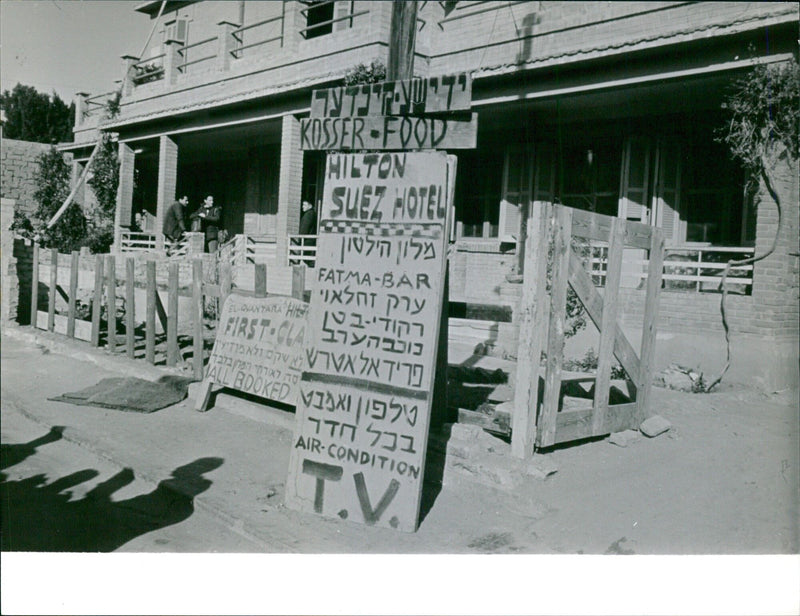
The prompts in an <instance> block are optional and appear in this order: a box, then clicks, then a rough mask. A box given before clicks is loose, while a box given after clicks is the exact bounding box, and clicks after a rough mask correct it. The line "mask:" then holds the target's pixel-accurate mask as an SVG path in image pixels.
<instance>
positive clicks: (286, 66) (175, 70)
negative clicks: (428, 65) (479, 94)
mask: <svg viewBox="0 0 800 616" xmlns="http://www.w3.org/2000/svg"><path fill="white" fill-rule="evenodd" d="M230 5H231V6H235V4H234V3H230ZM203 8H204V7H203V6H202V3H198V5H197V11H198V14H199V11H201V10H202V9H203ZM254 8H255V9H256V10H257V11H260V13H258V12H256V13H255V14H254V16H253V18H252V19H251V20H248V21H246V22H245V23H243V24H238V23H234V22H232V21H219V22H218V23H216V25H213V24H210V23H209V24H208V25H207V26H201V25H196V26H195V25H194V24H193V29H192V34H191V35H190V37H189V40H188V41H186V42H182V41H179V40H174V39H168V40H165V41H164V43H163V45H162V47H161V51H160V53H156V54H151V55H149V56H148V57H144V58H137V57H132V56H125V57H123V63H124V69H125V79H124V81H123V83H122V99H121V101H120V110H119V115H118V116H117V117H114V118H109V119H108V120H107V121H105V122H103V126H104V127H107V128H116V127H119V126H123V125H126V124H129V123H132V122H136V121H137V120H139V119H141V118H145V117H146V118H147V119H148V120H149V119H156V118H158V117H169V116H171V115H173V114H175V113H176V111H178V110H181V111H183V112H185V110H186V108H187V107H191V108H193V109H199V108H211V107H215V106H219V105H223V104H229V103H236V102H243V101H247V100H251V99H254V98H257V97H264V96H268V95H270V94H277V93H283V92H289V91H291V90H293V89H299V88H307V87H313V86H314V85H316V84H327V83H330V82H332V81H334V80H338V79H340V78H341V77H342V76H343V75H344V72H345V71H346V70H347V69H348V68H350V67H351V66H354V65H356V64H358V63H359V62H365V61H366V62H368V61H370V60H372V59H375V58H381V59H384V60H385V56H386V54H387V50H388V36H389V24H390V19H391V3H384V2H377V3H375V2H368V1H366V0H356V1H354V2H336V1H334V0H326V1H323V2H314V3H309V2H295V1H286V2H270V3H263V4H262V3H256V4H255V5H254ZM156 50H158V48H156ZM96 98H98V97H91V98H88V95H87V97H85V99H86V100H85V103H87V104H88V105H89V106H92V105H93V104H94V103H95V101H94V99H96ZM87 108H88V107H87ZM86 120H88V116H87V117H84V118H78V119H76V126H75V131H76V133H78V132H80V131H83V130H88V129H96V128H97V126H98V121H97V120H93V121H91V122H87V121H86ZM82 140H83V141H89V140H90V139H89V138H85V139H82ZM76 141H77V139H76Z"/></svg>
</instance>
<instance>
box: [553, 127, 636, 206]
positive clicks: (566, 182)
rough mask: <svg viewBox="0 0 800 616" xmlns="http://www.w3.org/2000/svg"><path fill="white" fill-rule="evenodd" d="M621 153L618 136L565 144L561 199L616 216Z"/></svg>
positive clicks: (568, 203) (570, 203)
mask: <svg viewBox="0 0 800 616" xmlns="http://www.w3.org/2000/svg"><path fill="white" fill-rule="evenodd" d="M621 156H622V151H621V144H620V142H619V140H607V141H602V140H594V141H589V142H586V143H583V144H579V145H578V144H576V145H573V146H571V147H567V148H565V149H564V154H563V159H562V160H563V164H562V165H561V168H562V169H563V185H562V189H561V202H562V203H564V204H565V205H569V206H570V207H574V208H578V209H582V210H590V211H592V212H599V213H600V214H609V215H612V216H616V215H617V207H618V202H619V171H620V160H621Z"/></svg>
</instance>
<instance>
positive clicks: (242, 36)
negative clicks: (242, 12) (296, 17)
mask: <svg viewBox="0 0 800 616" xmlns="http://www.w3.org/2000/svg"><path fill="white" fill-rule="evenodd" d="M281 8H282V11H281V14H280V15H278V16H277V17H272V18H270V19H264V20H262V21H257V22H255V23H252V24H247V25H246V26H242V27H241V28H237V29H236V30H233V31H232V33H231V34H232V35H233V38H234V46H233V50H232V51H231V55H232V56H233V57H234V58H236V59H239V58H242V57H244V56H245V53H244V52H245V50H249V49H253V48H254V47H260V46H262V45H267V44H268V43H278V45H277V46H278V47H283V35H284V31H283V28H284V22H285V19H284V18H285V10H286V9H285V5H284V4H283V3H281Z"/></svg>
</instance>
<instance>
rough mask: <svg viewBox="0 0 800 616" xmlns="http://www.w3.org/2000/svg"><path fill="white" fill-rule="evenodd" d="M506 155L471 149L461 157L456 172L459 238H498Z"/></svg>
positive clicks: (457, 233)
mask: <svg viewBox="0 0 800 616" xmlns="http://www.w3.org/2000/svg"><path fill="white" fill-rule="evenodd" d="M503 163H504V156H503V154H502V153H501V152H498V151H497V150H491V149H486V150H469V151H465V152H463V153H461V152H459V155H458V172H457V173H456V193H455V202H456V235H457V237H470V238H493V237H497V236H498V222H499V212H500V197H501V194H502V180H503Z"/></svg>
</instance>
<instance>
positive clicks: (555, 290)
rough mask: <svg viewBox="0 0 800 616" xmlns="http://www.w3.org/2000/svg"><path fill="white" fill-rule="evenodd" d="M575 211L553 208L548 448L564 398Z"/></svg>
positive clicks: (545, 418)
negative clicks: (569, 285) (570, 264)
mask: <svg viewBox="0 0 800 616" xmlns="http://www.w3.org/2000/svg"><path fill="white" fill-rule="evenodd" d="M572 211H573V210H572V209H571V208H566V207H563V206H554V207H553V214H554V216H553V231H552V234H553V262H552V282H551V284H550V320H549V324H548V332H547V360H546V362H545V375H544V396H543V401H542V410H541V413H540V415H539V423H538V426H537V443H538V444H539V446H540V447H548V446H549V445H552V444H553V443H554V442H555V436H556V414H557V413H558V405H559V401H560V398H561V362H562V361H563V359H564V323H565V321H566V317H567V283H568V279H569V259H570V255H571V254H572V250H571V249H570V239H571V237H572Z"/></svg>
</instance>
